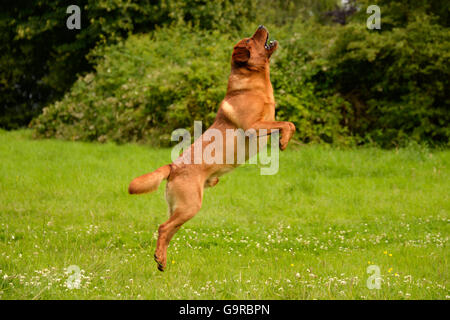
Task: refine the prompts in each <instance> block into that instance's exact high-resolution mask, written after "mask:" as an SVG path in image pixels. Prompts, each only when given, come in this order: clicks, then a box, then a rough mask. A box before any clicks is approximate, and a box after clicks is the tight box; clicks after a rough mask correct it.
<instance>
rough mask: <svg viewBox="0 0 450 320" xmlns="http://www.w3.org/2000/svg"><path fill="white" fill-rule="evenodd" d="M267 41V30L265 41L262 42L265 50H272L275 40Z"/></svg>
mask: <svg viewBox="0 0 450 320" xmlns="http://www.w3.org/2000/svg"><path fill="white" fill-rule="evenodd" d="M268 41H269V33H268V32H267V36H266V42H265V43H264V48H266V50H272V49H273V47H275V45H276V44H277V41H276V40H271V41H270V42H268Z"/></svg>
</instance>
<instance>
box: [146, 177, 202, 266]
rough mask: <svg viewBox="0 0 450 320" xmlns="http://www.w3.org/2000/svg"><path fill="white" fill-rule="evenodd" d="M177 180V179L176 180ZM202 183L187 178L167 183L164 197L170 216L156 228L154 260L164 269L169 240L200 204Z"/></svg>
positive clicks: (194, 213)
mask: <svg viewBox="0 0 450 320" xmlns="http://www.w3.org/2000/svg"><path fill="white" fill-rule="evenodd" d="M177 180H178V181H177ZM203 183H204V182H200V181H192V180H188V179H183V180H181V179H176V180H174V181H170V182H169V183H168V184H167V191H166V199H167V203H168V205H169V214H170V218H169V220H167V221H166V222H164V223H163V224H161V225H160V226H159V228H158V241H157V243H156V251H155V261H156V263H157V264H158V269H159V270H160V271H164V268H165V267H166V263H167V248H168V247H169V242H170V240H171V239H172V237H173V236H174V235H175V233H176V232H177V231H178V230H179V229H180V228H181V226H182V225H183V224H184V223H185V222H186V221H188V220H190V219H192V218H193V217H194V216H195V215H196V214H197V212H198V211H199V210H200V208H201V206H202V197H203Z"/></svg>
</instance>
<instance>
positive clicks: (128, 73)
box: [33, 27, 233, 145]
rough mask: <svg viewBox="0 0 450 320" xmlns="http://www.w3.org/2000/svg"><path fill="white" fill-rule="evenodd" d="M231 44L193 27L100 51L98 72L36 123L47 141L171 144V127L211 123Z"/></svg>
mask: <svg viewBox="0 0 450 320" xmlns="http://www.w3.org/2000/svg"><path fill="white" fill-rule="evenodd" d="M232 45H233V42H232V41H230V39H229V38H228V37H227V36H225V35H222V34H221V33H219V32H206V31H199V30H196V29H190V28H188V27H183V28H180V27H179V28H170V29H164V30H159V31H157V32H155V33H153V34H152V35H134V36H131V37H129V39H128V40H127V41H125V42H120V43H118V44H116V45H113V46H110V47H108V48H107V49H106V50H104V51H102V52H101V54H102V55H104V58H103V59H101V60H100V62H99V64H98V65H97V67H96V72H95V73H90V74H88V75H86V76H84V77H82V78H80V79H79V80H78V81H77V82H76V83H75V85H74V86H73V88H72V90H71V91H70V92H69V93H67V94H66V95H65V96H64V98H63V99H62V100H61V101H58V102H56V103H54V104H52V105H50V106H49V107H47V108H44V110H43V113H42V115H41V116H40V117H38V118H37V119H36V120H35V121H33V126H34V127H35V129H36V133H37V135H38V136H45V137H57V138H64V139H72V140H98V141H101V142H103V141H117V142H125V141H143V142H148V143H151V144H154V145H160V144H163V145H167V144H168V142H169V141H170V133H171V132H172V131H173V130H174V129H177V128H181V127H186V128H189V127H190V126H192V125H193V121H194V120H203V121H204V123H205V124H206V125H210V124H211V123H212V121H213V120H214V117H215V114H216V110H217V106H218V101H220V100H221V99H223V96H224V94H225V90H226V84H227V78H228V74H229V70H230V56H231V50H232Z"/></svg>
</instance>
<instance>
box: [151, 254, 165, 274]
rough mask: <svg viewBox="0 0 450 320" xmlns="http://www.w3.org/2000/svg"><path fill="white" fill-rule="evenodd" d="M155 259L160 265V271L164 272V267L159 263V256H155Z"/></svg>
mask: <svg viewBox="0 0 450 320" xmlns="http://www.w3.org/2000/svg"><path fill="white" fill-rule="evenodd" d="M153 257H154V258H155V262H156V264H157V265H158V270H159V271H161V272H164V265H163V264H162V263H161V262H160V261H159V259H158V256H157V255H156V254H155V255H154V256H153Z"/></svg>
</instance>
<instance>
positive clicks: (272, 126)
mask: <svg viewBox="0 0 450 320" xmlns="http://www.w3.org/2000/svg"><path fill="white" fill-rule="evenodd" d="M248 129H254V130H256V132H257V135H258V137H260V136H263V135H266V134H267V135H269V134H271V133H272V132H274V130H279V131H280V134H281V138H280V149H281V150H282V151H283V150H284V149H286V147H287V145H288V142H289V140H291V138H292V136H293V135H294V132H295V125H294V124H293V123H292V122H288V121H258V122H256V123H254V124H252V125H251V126H250V127H249V128H246V130H248ZM261 129H263V130H267V131H266V132H265V133H262V132H261Z"/></svg>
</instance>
